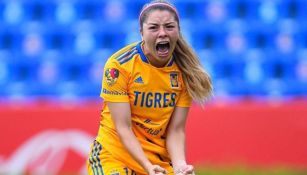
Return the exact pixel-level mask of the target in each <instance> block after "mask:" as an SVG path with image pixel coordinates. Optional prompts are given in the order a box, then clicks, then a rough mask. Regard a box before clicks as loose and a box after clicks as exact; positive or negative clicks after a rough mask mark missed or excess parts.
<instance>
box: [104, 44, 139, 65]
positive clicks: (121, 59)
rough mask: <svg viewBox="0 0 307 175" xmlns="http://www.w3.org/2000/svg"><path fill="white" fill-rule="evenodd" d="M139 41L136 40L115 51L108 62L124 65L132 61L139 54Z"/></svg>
mask: <svg viewBox="0 0 307 175" xmlns="http://www.w3.org/2000/svg"><path fill="white" fill-rule="evenodd" d="M138 44H139V42H135V43H132V44H129V45H127V46H125V47H124V48H122V49H120V50H119V51H117V52H115V53H114V54H113V55H112V56H111V57H110V59H109V60H108V62H112V63H116V64H118V65H123V64H125V63H128V62H130V61H131V60H133V59H134V58H135V56H136V55H137V54H138V49H137V45H138Z"/></svg>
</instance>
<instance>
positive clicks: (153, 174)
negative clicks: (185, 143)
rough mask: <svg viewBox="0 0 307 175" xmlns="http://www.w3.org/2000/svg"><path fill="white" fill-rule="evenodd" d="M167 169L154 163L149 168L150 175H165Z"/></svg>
mask: <svg viewBox="0 0 307 175" xmlns="http://www.w3.org/2000/svg"><path fill="white" fill-rule="evenodd" d="M165 174H166V170H165V169H164V168H162V167H160V166H159V165H152V166H151V167H150V169H149V175H165Z"/></svg>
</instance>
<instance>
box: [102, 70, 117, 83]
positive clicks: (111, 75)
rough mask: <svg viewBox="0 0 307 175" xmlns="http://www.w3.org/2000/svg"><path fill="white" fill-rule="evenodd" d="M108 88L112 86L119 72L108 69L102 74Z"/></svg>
mask: <svg viewBox="0 0 307 175" xmlns="http://www.w3.org/2000/svg"><path fill="white" fill-rule="evenodd" d="M104 75H105V78H106V81H107V83H108V85H109V86H112V85H113V84H114V83H115V82H116V81H117V79H118V76H119V71H118V70H117V69H115V68H109V69H107V70H106V71H105V73H104Z"/></svg>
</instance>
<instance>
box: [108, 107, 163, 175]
mask: <svg viewBox="0 0 307 175" xmlns="http://www.w3.org/2000/svg"><path fill="white" fill-rule="evenodd" d="M108 107H109V109H110V112H111V116H112V119H113V122H114V124H115V127H116V131H117V133H118V136H119V138H120V140H121V142H122V144H123V145H124V146H125V147H126V149H127V150H128V152H129V153H130V155H131V156H132V157H133V158H134V159H135V160H136V161H137V162H138V163H139V164H140V165H141V166H142V167H143V168H144V170H145V171H147V173H148V174H150V175H154V174H156V173H165V170H164V169H163V168H161V167H160V166H158V165H153V164H152V163H151V162H150V161H149V160H148V159H147V157H146V156H145V153H144V151H143V149H142V147H141V144H140V143H139V141H138V140H137V138H136V136H135V135H134V133H133V131H132V128H131V110H130V104H129V103H116V102H108Z"/></svg>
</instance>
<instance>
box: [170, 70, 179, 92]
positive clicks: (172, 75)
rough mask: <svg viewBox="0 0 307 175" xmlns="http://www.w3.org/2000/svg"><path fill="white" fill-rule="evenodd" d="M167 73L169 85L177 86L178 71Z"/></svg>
mask: <svg viewBox="0 0 307 175" xmlns="http://www.w3.org/2000/svg"><path fill="white" fill-rule="evenodd" d="M169 75H170V80H171V87H172V88H179V82H178V73H177V72H172V73H170V74H169Z"/></svg>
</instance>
